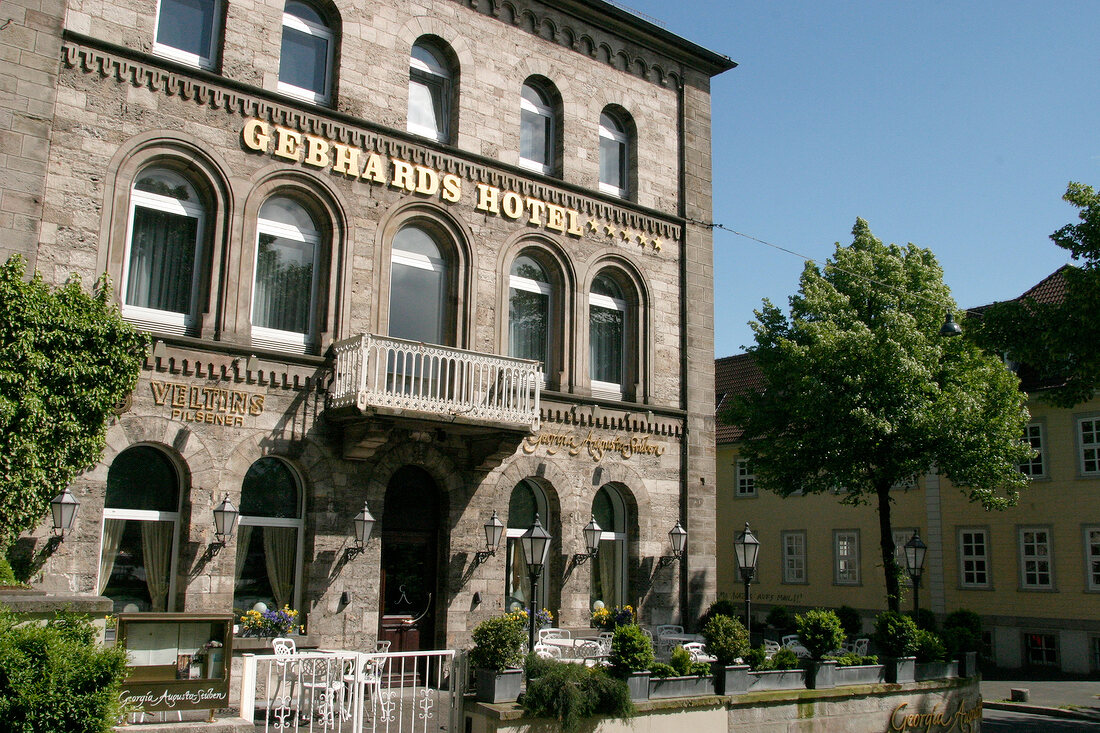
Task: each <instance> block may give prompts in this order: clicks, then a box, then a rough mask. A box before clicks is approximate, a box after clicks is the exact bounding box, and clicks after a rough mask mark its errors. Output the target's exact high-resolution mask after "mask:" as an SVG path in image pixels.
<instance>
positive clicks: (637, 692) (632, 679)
mask: <svg viewBox="0 0 1100 733" xmlns="http://www.w3.org/2000/svg"><path fill="white" fill-rule="evenodd" d="M626 686H627V687H628V688H630V699H631V700H648V699H649V670H648V669H647V670H646V671H644V672H632V673H631V674H630V676H629V677H627V678H626Z"/></svg>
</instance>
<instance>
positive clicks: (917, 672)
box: [913, 662, 959, 681]
mask: <svg viewBox="0 0 1100 733" xmlns="http://www.w3.org/2000/svg"><path fill="white" fill-rule="evenodd" d="M914 667H915V669H914V670H913V677H914V678H915V679H916V680H917V681H920V680H942V679H949V678H951V677H958V676H959V663H958V662H917V663H916V664H915V665H914Z"/></svg>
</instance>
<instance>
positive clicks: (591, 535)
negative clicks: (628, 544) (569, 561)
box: [573, 517, 603, 565]
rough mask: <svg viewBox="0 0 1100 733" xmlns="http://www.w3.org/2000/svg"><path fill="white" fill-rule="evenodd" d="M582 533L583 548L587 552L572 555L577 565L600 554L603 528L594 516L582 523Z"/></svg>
mask: <svg viewBox="0 0 1100 733" xmlns="http://www.w3.org/2000/svg"><path fill="white" fill-rule="evenodd" d="M583 533H584V548H585V549H586V550H587V552H578V553H577V554H575V555H573V562H574V563H576V564H577V565H583V564H584V563H585V562H587V561H589V560H591V559H592V558H594V557H595V556H596V555H598V554H600V538H601V537H603V528H602V527H600V525H599V523H598V522H597V521H596V517H592V518H591V519H590V520H588V524H586V525H584V530H583Z"/></svg>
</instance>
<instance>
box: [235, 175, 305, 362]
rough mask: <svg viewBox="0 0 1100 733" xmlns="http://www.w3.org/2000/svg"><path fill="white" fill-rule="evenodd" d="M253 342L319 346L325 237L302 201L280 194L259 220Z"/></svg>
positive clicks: (268, 203) (299, 348) (283, 346)
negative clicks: (319, 271)
mask: <svg viewBox="0 0 1100 733" xmlns="http://www.w3.org/2000/svg"><path fill="white" fill-rule="evenodd" d="M256 232H257V241H256V278H255V282H254V284H253V288H252V342H253V343H256V344H260V345H263V346H268V347H271V348H277V349H286V350H291V351H296V352H305V351H310V350H312V348H313V347H315V346H316V342H317V319H316V309H317V299H318V287H319V283H318V280H319V278H318V277H317V273H318V268H319V265H320V259H319V258H320V252H321V233H320V231H319V230H318V229H317V225H316V223H315V222H314V221H313V217H312V216H310V214H309V212H308V211H306V209H305V207H303V206H302V205H301V204H299V203H298V202H297V201H295V200H293V199H290V198H286V197H285V196H275V197H272V198H270V199H268V200H267V201H265V202H264V205H263V206H261V207H260V214H259V217H258V221H257V222H256Z"/></svg>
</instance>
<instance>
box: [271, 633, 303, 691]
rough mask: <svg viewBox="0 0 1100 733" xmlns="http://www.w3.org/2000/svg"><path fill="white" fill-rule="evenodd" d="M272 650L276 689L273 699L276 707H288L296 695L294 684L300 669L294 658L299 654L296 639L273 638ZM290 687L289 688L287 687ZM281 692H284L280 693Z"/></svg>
mask: <svg viewBox="0 0 1100 733" xmlns="http://www.w3.org/2000/svg"><path fill="white" fill-rule="evenodd" d="M271 652H272V654H273V655H274V657H275V664H274V672H275V690H274V692H272V695H271V700H272V704H273V705H274V706H275V707H281V708H288V707H290V701H291V700H292V699H293V697H294V684H295V683H296V682H297V681H298V670H297V669H295V665H294V663H293V662H292V659H293V657H294V655H295V654H297V646H296V645H295V644H294V639H284V638H279V639H272V640H271ZM284 687H285V688H288V689H285V690H284ZM279 693H283V694H282V695H280V694H279Z"/></svg>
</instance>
